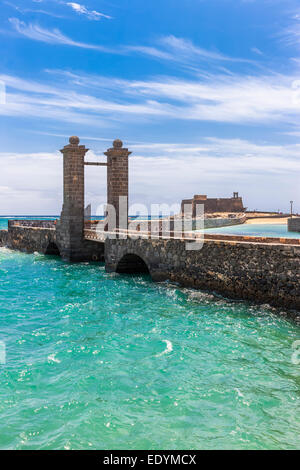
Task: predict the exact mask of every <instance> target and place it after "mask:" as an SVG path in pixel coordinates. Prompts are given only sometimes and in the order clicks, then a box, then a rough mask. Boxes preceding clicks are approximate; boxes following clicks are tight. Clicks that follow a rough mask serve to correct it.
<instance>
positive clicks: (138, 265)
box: [116, 253, 150, 274]
mask: <svg viewBox="0 0 300 470" xmlns="http://www.w3.org/2000/svg"><path fill="white" fill-rule="evenodd" d="M116 272H117V273H122V274H140V273H145V274H150V269H149V267H148V265H147V263H146V262H145V261H144V259H143V258H142V257H141V256H140V255H137V254H135V253H126V254H124V255H123V256H122V257H121V258H120V259H119V261H118V263H117V269H116Z"/></svg>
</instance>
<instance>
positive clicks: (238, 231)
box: [205, 223, 300, 238]
mask: <svg viewBox="0 0 300 470" xmlns="http://www.w3.org/2000/svg"><path fill="white" fill-rule="evenodd" d="M205 233H216V234H224V235H225V234H226V235H246V236H247V235H248V236H252V237H275V238H278V237H279V238H280V237H285V238H300V233H299V232H289V231H288V229H287V225H286V224H276V223H274V224H249V225H247V224H241V225H232V226H230V227H220V228H212V229H207V230H205Z"/></svg>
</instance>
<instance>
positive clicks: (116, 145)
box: [113, 139, 123, 149]
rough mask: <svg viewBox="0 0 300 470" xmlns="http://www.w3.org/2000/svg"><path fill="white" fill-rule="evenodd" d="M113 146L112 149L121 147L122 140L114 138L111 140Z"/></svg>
mask: <svg viewBox="0 0 300 470" xmlns="http://www.w3.org/2000/svg"><path fill="white" fill-rule="evenodd" d="M113 146H114V149H120V148H122V147H123V142H122V140H120V139H116V140H114V141H113Z"/></svg>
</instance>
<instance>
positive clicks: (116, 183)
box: [104, 139, 131, 229]
mask: <svg viewBox="0 0 300 470" xmlns="http://www.w3.org/2000/svg"><path fill="white" fill-rule="evenodd" d="M130 154H131V152H129V151H128V149H127V148H123V142H122V141H121V140H119V139H116V140H115V141H114V142H113V148H110V149H108V150H107V152H104V155H106V156H107V203H108V204H110V205H112V206H113V207H114V208H115V211H116V222H115V227H111V226H110V227H109V229H113V228H126V229H127V227H128V156H129V155H130ZM122 197H123V198H125V197H126V198H127V199H123V198H122ZM120 198H122V200H123V203H124V201H125V211H126V214H125V213H124V212H125V211H124V210H121V213H120V202H121V201H122V200H120Z"/></svg>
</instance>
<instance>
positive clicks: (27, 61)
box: [0, 0, 300, 215]
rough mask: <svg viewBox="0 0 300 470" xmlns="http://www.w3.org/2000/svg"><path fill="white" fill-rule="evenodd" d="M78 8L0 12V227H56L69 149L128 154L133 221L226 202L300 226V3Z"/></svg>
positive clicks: (53, 0)
mask: <svg viewBox="0 0 300 470" xmlns="http://www.w3.org/2000/svg"><path fill="white" fill-rule="evenodd" d="M82 2H83V3H81V0H80V3H77V2H76V3H75V2H68V1H63V0H26V1H21V0H11V1H10V0H0V6H1V8H0V36H1V40H0V55H1V62H0V139H1V151H0V163H1V171H0V214H2V215H8V214H11V215H13V214H14V215H17V214H20V215H22V214H23V215H25V214H33V215H37V214H40V215H42V214H45V215H48V214H59V213H60V210H61V204H62V155H61V154H60V153H59V149H61V148H62V147H63V146H64V145H66V144H67V143H68V138H69V136H71V135H78V136H79V137H80V140H81V144H84V145H86V146H87V147H88V148H89V149H90V151H89V152H88V154H87V156H86V159H87V160H90V161H99V162H101V161H105V157H104V155H103V152H104V151H105V150H106V149H107V148H108V147H111V145H112V141H113V140H114V139H115V138H120V139H122V140H123V142H124V146H125V147H128V148H129V149H130V150H131V151H132V155H131V157H130V205H132V204H135V205H136V206H135V207H134V208H132V210H131V213H133V210H134V209H135V208H137V207H138V206H137V205H138V204H146V205H147V206H148V207H149V206H150V204H152V203H153V204H170V205H173V204H178V203H180V202H181V199H186V198H191V197H192V196H193V195H194V194H207V195H208V197H230V196H231V195H232V193H233V192H234V191H238V192H239V193H240V195H241V196H242V197H243V199H244V205H245V206H246V207H248V208H249V209H250V210H253V209H257V210H276V211H277V210H281V211H287V210H289V207H290V201H291V200H293V201H294V207H295V211H298V212H300V189H299V176H300V159H299V156H300V3H299V0H159V1H158V0H151V1H148V2H146V1H141V0H111V1H106V0H97V1H95V0H82ZM105 202H106V169H105V168H104V167H87V169H86V191H85V203H86V205H87V204H89V203H91V204H92V212H93V213H94V214H96V213H98V212H99V211H100V212H101V209H100V207H99V205H101V204H105ZM100 212H99V213H100Z"/></svg>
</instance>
